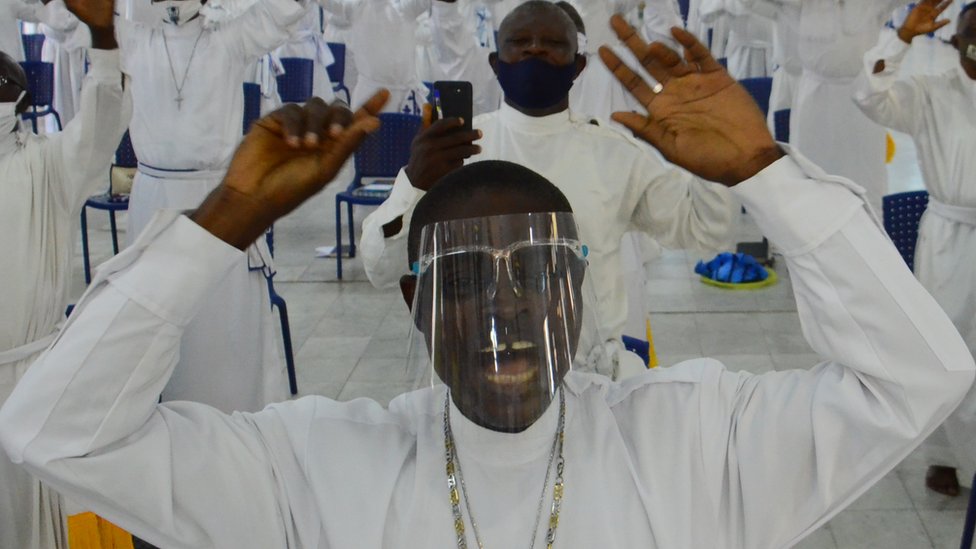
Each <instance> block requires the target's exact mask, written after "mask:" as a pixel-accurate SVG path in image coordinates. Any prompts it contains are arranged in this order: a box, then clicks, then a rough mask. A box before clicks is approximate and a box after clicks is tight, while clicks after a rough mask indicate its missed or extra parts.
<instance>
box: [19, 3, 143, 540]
mask: <svg viewBox="0 0 976 549" xmlns="http://www.w3.org/2000/svg"><path fill="white" fill-rule="evenodd" d="M65 4H66V5H67V7H68V8H69V9H70V10H72V11H73V12H74V13H75V14H76V15H77V16H78V18H79V19H81V20H82V21H83V22H85V23H86V24H87V25H88V26H89V28H90V29H91V36H92V46H93V47H92V48H91V49H90V50H89V53H88V55H89V59H90V60H91V67H90V68H89V71H88V75H87V76H86V78H85V81H84V84H83V88H82V93H81V108H80V110H79V113H78V114H77V116H76V117H75V118H74V119H73V120H72V121H71V122H70V123H69V124H68V125H67V126H66V127H65V129H64V131H63V132H59V133H56V134H51V135H46V136H43V137H41V136H36V135H33V134H31V133H28V132H27V131H24V130H23V128H21V126H20V116H19V115H20V114H22V113H24V112H25V111H26V110H27V108H28V106H29V105H30V95H29V94H28V92H27V77H26V75H25V74H24V71H23V69H22V68H21V67H20V65H18V64H17V63H16V62H15V61H14V59H13V58H12V57H11V56H9V55H7V54H6V53H0V174H3V176H2V177H3V179H2V181H3V182H2V185H0V186H2V190H0V196H2V197H3V198H2V199H0V257H3V261H0V280H2V281H3V285H2V286H0V288H2V289H0V302H2V303H3V313H2V314H0V403H2V402H4V401H5V400H6V399H7V397H8V396H9V395H10V393H11V392H12V391H13V390H14V385H15V384H16V383H17V382H18V380H19V379H20V378H21V377H22V376H23V375H24V373H25V372H26V371H27V369H28V367H30V366H31V364H32V363H33V362H34V360H35V359H36V358H37V356H38V355H39V354H40V353H41V351H43V350H44V349H45V348H46V347H47V346H48V345H49V344H50V343H51V342H52V341H54V337H55V332H56V329H57V328H56V327H57V325H58V324H59V323H60V321H61V320H62V319H63V318H64V310H65V307H66V306H67V305H68V296H69V283H70V276H71V266H72V257H73V254H74V250H75V245H76V243H77V239H78V215H79V213H80V211H81V208H82V205H83V204H84V203H85V200H86V199H87V198H88V197H89V196H91V195H92V194H93V193H94V192H96V190H97V189H98V188H100V187H102V186H104V185H105V181H106V177H107V174H108V168H109V165H110V163H111V162H112V157H113V155H114V153H115V148H116V147H117V146H118V143H119V140H120V139H121V138H122V134H123V132H124V131H125V127H126V125H127V124H128V122H129V115H130V112H131V108H130V105H129V101H128V97H127V95H126V94H125V93H124V91H123V86H122V73H121V71H120V70H119V54H118V49H117V45H116V43H115V37H114V27H113V24H112V2H111V0H104V1H80V0H67V1H66V2H65ZM60 522H61V516H60V497H59V496H58V495H57V493H55V492H54V491H52V490H50V489H48V488H47V487H46V486H43V485H41V483H40V482H39V481H37V480H36V479H34V478H33V477H31V476H30V475H28V474H27V473H26V471H24V470H23V469H22V468H20V467H18V466H16V465H14V464H13V463H11V462H10V460H8V459H7V458H6V456H3V457H0V547H4V548H6V547H16V548H26V549H32V548H48V547H60V546H63V545H61V544H62V543H66V541H67V540H65V539H63V532H62V530H61V525H60Z"/></svg>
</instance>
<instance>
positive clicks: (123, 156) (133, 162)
mask: <svg viewBox="0 0 976 549" xmlns="http://www.w3.org/2000/svg"><path fill="white" fill-rule="evenodd" d="M138 164H139V161H138V160H137V159H136V153H135V151H134V150H133V149H132V141H131V140H130V139H129V132H125V135H123V136H122V141H121V142H120V143H119V146H118V148H117V149H115V162H114V163H113V164H112V167H111V168H109V187H108V192H107V193H103V194H98V195H95V196H93V197H91V198H89V199H88V200H86V201H85V205H84V206H83V207H82V208H81V254H82V259H83V262H84V267H85V284H88V283H90V282H91V261H90V259H89V257H88V208H94V209H96V210H102V211H107V212H108V220H109V224H110V226H111V228H112V252H113V253H116V254H117V253H119V233H118V227H117V225H116V222H115V212H120V211H125V210H128V209H129V195H127V194H115V193H113V192H112V179H111V173H112V170H114V169H115V168H116V167H119V168H135V167H136V166H137V165H138Z"/></svg>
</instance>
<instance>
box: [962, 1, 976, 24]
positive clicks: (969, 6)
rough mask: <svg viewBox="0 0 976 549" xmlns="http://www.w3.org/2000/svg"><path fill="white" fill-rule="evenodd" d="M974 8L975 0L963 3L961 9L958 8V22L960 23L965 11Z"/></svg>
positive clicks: (975, 6)
mask: <svg viewBox="0 0 976 549" xmlns="http://www.w3.org/2000/svg"><path fill="white" fill-rule="evenodd" d="M974 9H976V2H970V3H968V4H966V5H964V6H963V7H962V9H961V10H959V24H960V25H961V24H962V18H963V16H965V15H966V14H967V13H969V12H970V11H972V10H974Z"/></svg>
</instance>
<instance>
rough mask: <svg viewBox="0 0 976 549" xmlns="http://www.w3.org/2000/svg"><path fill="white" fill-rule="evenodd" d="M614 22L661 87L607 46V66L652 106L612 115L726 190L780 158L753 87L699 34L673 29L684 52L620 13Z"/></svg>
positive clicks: (602, 53)
mask: <svg viewBox="0 0 976 549" xmlns="http://www.w3.org/2000/svg"><path fill="white" fill-rule="evenodd" d="M610 22H611V26H612V27H613V29H614V31H615V32H616V33H617V36H618V37H619V38H620V39H621V40H622V41H623V42H624V43H625V44H626V45H627V47H628V48H629V49H630V51H631V52H633V53H634V55H635V56H636V57H637V59H638V60H640V63H641V65H642V66H643V68H644V69H645V70H647V72H648V74H650V75H651V76H652V77H653V78H654V79H655V80H657V81H658V82H660V83H661V84H663V89H661V90H660V93H655V92H654V90H653V86H652V85H651V84H649V83H648V82H646V81H645V80H644V79H643V78H641V77H640V76H639V75H637V74H635V73H634V72H633V71H632V70H631V69H630V68H628V67H627V65H626V64H624V63H623V62H622V61H621V60H620V58H619V57H617V56H616V55H615V54H614V53H613V51H612V50H611V49H610V48H607V47H606V46H603V47H601V48H600V57H601V58H602V59H603V62H604V63H605V64H606V65H607V68H609V69H610V71H611V72H612V73H613V74H614V76H615V77H616V78H617V80H619V81H620V83H622V84H623V85H624V87H625V88H627V90H628V91H629V92H630V93H631V95H633V96H634V98H636V99H637V100H638V101H639V102H640V103H641V104H642V105H643V106H644V108H645V109H646V110H647V113H646V114H638V113H630V112H616V113H613V119H614V120H615V121H617V122H619V123H620V124H622V125H624V126H626V127H627V128H629V129H630V130H631V131H632V132H633V133H634V136H635V137H637V138H639V139H643V140H644V141H647V142H648V143H650V144H651V145H653V146H654V147H655V148H656V149H657V150H659V151H661V154H663V155H664V157H665V158H667V159H668V161H670V162H671V163H673V164H676V165H678V166H681V167H682V168H685V169H686V170H688V171H690V172H691V173H693V174H695V175H698V176H699V177H702V178H703V179H708V180H710V181H715V182H717V183H721V184H723V185H725V186H728V187H732V186H734V185H736V184H738V183H739V182H741V181H745V180H746V179H749V178H750V177H752V176H754V175H756V174H757V173H759V172H760V171H762V170H763V169H764V168H766V167H767V166H769V165H770V164H772V163H773V162H775V161H776V160H778V159H780V158H781V157H782V156H783V151H782V150H780V148H779V146H777V145H776V141H775V140H774V139H773V136H772V135H771V134H770V133H769V129H768V128H767V127H766V119H765V117H764V116H763V114H762V112H761V111H760V110H759V107H758V106H757V105H756V102H755V101H753V99H752V97H751V96H750V95H749V92H747V91H746V90H745V89H744V88H743V87H742V86H741V85H739V84H738V83H737V82H736V81H735V80H734V79H733V78H732V77H731V76H729V73H728V72H726V70H725V69H724V68H722V65H720V64H719V63H718V61H716V60H715V58H713V57H712V55H711V53H709V51H708V48H706V47H705V46H704V45H702V43H701V42H699V41H698V40H697V39H696V38H695V36H694V35H692V34H691V33H689V32H687V31H685V30H684V29H680V28H677V27H674V28H672V29H671V34H672V36H674V38H675V39H676V40H677V41H678V43H679V44H681V45H682V46H683V48H684V56H681V55H679V54H678V53H677V52H675V51H674V50H672V49H670V48H668V47H667V46H665V45H664V44H662V43H660V42H654V43H653V44H648V43H647V42H645V41H644V40H643V39H641V38H640V36H639V35H638V34H637V33H636V32H635V31H634V29H633V27H631V26H630V25H628V24H627V22H626V21H624V19H623V18H622V17H620V16H618V15H615V16H614V17H613V18H611V20H610Z"/></svg>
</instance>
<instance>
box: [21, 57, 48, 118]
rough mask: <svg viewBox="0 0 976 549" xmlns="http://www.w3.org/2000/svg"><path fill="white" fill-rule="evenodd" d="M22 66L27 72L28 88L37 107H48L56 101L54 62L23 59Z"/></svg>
mask: <svg viewBox="0 0 976 549" xmlns="http://www.w3.org/2000/svg"><path fill="white" fill-rule="evenodd" d="M20 66H21V67H23V68H24V72H25V73H26V74H27V89H28V90H29V91H30V94H31V97H32V98H33V100H34V106H35V107H47V106H50V105H51V104H53V103H54V63H44V62H42V61H23V62H21V63H20Z"/></svg>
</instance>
